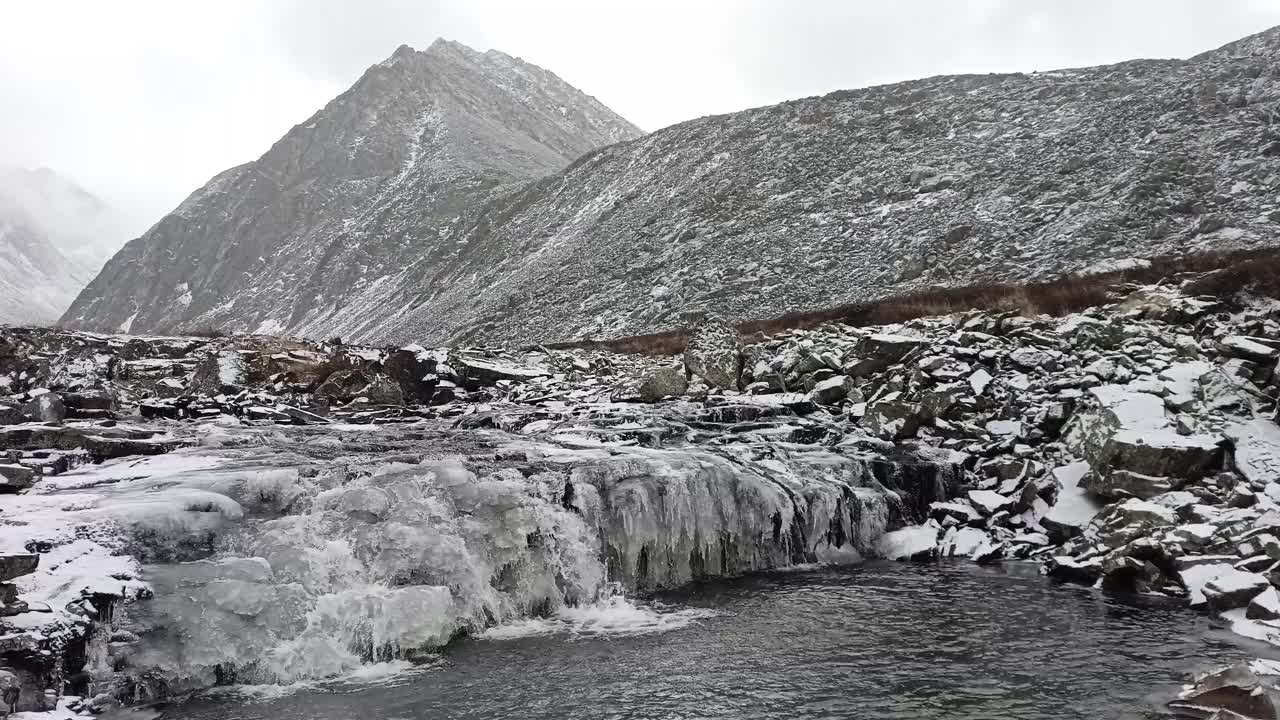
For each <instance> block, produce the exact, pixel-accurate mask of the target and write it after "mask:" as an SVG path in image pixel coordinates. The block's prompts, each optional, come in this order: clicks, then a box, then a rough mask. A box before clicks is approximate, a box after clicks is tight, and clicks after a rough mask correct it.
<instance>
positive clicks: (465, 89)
mask: <svg viewBox="0 0 1280 720" xmlns="http://www.w3.org/2000/svg"><path fill="white" fill-rule="evenodd" d="M640 134H641V133H640V131H639V130H638V129H636V127H635V126H634V125H632V124H631V123H628V122H627V121H626V120H624V119H622V118H621V117H619V116H618V115H617V114H615V113H614V112H613V111H611V110H609V109H608V108H607V107H605V106H604V105H602V104H601V103H600V102H599V101H597V100H595V99H594V98H592V97H591V96H589V95H586V94H585V93H583V92H581V91H580V90H578V89H577V88H574V87H573V86H571V85H569V84H568V83H566V82H564V81H563V80H561V79H560V78H559V77H557V76H556V75H555V74H554V73H551V72H548V71H546V70H543V69H542V68H539V67H537V66H535V65H532V64H529V63H525V62H523V61H520V60H516V59H514V58H511V57H510V56H507V55H505V54H502V53H498V52H488V53H480V52H477V51H475V50H473V49H471V48H468V47H467V46H465V45H463V44H461V43H457V42H454V41H450V40H446V39H443V38H442V39H438V40H436V41H435V42H433V43H432V44H431V45H430V46H429V47H428V48H427V50H425V51H421V52H419V51H416V50H414V49H413V48H411V47H409V46H408V45H402V46H400V47H399V48H397V49H396V50H395V52H393V53H392V54H391V56H390V57H388V58H387V60H384V61H382V62H380V63H378V64H376V65H374V66H372V67H370V68H369V69H368V70H367V71H366V72H365V73H364V74H363V75H362V76H361V77H360V79H359V80H357V81H356V83H355V84H354V85H352V87H351V88H350V89H348V90H347V91H346V92H344V93H342V94H341V95H339V96H338V97H336V98H334V99H333V100H332V101H331V102H330V103H329V104H328V105H326V106H325V107H324V108H323V109H321V110H320V111H319V112H317V113H316V114H314V115H312V116H311V117H310V118H308V119H307V120H305V121H303V122H302V123H300V124H298V125H297V126H295V127H294V128H293V129H292V130H290V131H289V133H287V134H286V135H285V136H284V137H282V138H281V139H280V140H279V141H277V142H276V143H275V144H274V145H273V146H272V147H271V148H270V149H269V150H268V151H267V152H266V154H264V155H263V156H262V157H261V158H259V159H258V160H256V161H254V162H251V163H248V164H246V165H242V166H240V167H236V168H232V169H230V170H227V171H225V172H223V173H221V174H219V175H218V176H216V177H215V178H214V179H213V180H211V181H210V182H209V183H207V184H206V185H205V186H204V187H203V188H201V189H200V190H198V191H196V192H195V193H193V194H192V195H191V196H190V197H188V198H187V199H186V200H185V201H184V202H183V203H182V204H181V205H180V206H179V207H178V209H177V210H175V211H174V212H173V213H172V214H170V215H169V216H167V217H165V218H164V219H162V220H161V221H160V222H159V223H157V225H156V226H155V227H154V228H152V230H150V231H149V232H148V233H147V234H146V235H144V236H142V237H141V238H139V239H138V240H136V241H134V242H132V243H130V244H129V246H128V247H127V248H126V249H125V250H124V251H122V252H121V253H120V254H119V255H118V256H117V257H116V258H114V259H113V260H112V262H110V263H109V264H108V265H107V267H106V268H104V269H103V271H102V273H101V274H100V275H99V276H98V278H96V279H95V280H94V281H93V282H92V283H91V284H90V285H89V287H88V288H86V289H85V291H84V292H83V293H81V296H80V297H79V298H77V300H76V302H75V303H74V304H73V306H72V307H71V309H70V310H68V311H67V313H66V315H65V317H64V320H65V322H66V323H67V324H68V325H70V326H74V327H92V328H102V329H106V330H116V329H118V328H120V327H128V328H130V329H131V330H132V331H134V332H144V331H159V330H165V331H170V330H173V331H180V330H183V329H190V328H193V327H200V326H216V327H222V328H224V329H227V330H245V331H253V332H264V333H281V332H292V333H296V334H301V333H303V332H305V331H306V330H307V328H309V327H313V326H317V324H323V323H325V322H327V318H328V317H330V316H331V315H333V314H334V313H337V312H342V311H345V310H346V306H347V304H348V302H347V299H348V297H349V296H350V295H351V294H353V293H357V292H360V291H361V290H363V289H365V288H367V287H368V286H370V285H373V284H376V283H380V282H383V281H384V280H386V279H387V277H388V276H389V275H391V274H393V273H396V272H399V271H401V270H402V269H403V268H404V267H406V266H408V265H409V264H411V263H412V262H414V261H417V260H421V259H422V258H430V257H440V258H448V257H451V256H452V255H454V254H456V253H457V252H459V249H458V247H457V246H456V245H455V240H456V235H457V233H458V232H460V231H461V230H462V229H463V228H464V227H465V226H466V223H467V218H469V217H470V216H471V215H472V214H473V213H474V212H476V211H477V210H478V208H479V207H480V206H482V205H483V204H485V203H487V202H489V201H490V200H492V199H493V198H495V197H496V196H498V195H501V194H504V193H507V192H510V191H511V190H514V189H515V188H517V187H519V186H521V185H524V184H526V183H528V182H530V181H533V180H536V179H538V178H542V177H545V176H547V175H551V174H553V173H555V172H558V171H560V170H562V169H563V168H565V167H566V166H568V165H569V164H570V163H571V162H573V161H574V160H575V159H577V158H578V157H580V156H581V155H583V154H584V153H586V152H588V151H591V150H593V149H595V148H598V147H600V146H602V145H607V144H610V143H613V142H617V141H619V140H627V139H631V138H635V137H638V136H639V135H640Z"/></svg>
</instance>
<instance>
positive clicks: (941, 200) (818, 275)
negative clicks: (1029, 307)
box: [66, 29, 1280, 343]
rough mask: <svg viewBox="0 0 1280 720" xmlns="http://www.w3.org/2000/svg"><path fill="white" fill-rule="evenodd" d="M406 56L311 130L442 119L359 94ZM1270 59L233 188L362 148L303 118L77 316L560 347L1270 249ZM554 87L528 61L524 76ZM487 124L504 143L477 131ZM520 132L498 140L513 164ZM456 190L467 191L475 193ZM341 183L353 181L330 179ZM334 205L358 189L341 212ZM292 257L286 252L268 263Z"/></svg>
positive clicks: (378, 128) (934, 84)
mask: <svg viewBox="0 0 1280 720" xmlns="http://www.w3.org/2000/svg"><path fill="white" fill-rule="evenodd" d="M434 48H435V46H433V49H434ZM447 48H448V50H449V55H450V56H458V55H460V56H465V57H468V58H471V57H474V54H469V53H467V52H465V51H463V50H462V49H457V48H455V46H452V45H450V46H447ZM431 52H432V51H428V55H431ZM411 57H412V58H417V57H418V56H416V55H414V56H411ZM411 57H410V56H406V55H404V54H403V53H399V52H398V53H397V55H396V56H393V58H392V61H390V63H391V68H390V69H387V68H374V69H372V70H370V72H369V73H368V74H366V76H365V78H364V79H362V80H361V81H360V83H357V85H356V87H355V88H353V89H352V91H350V92H349V93H347V95H344V96H343V97H341V98H339V99H338V100H335V101H334V103H333V104H332V105H331V106H330V108H326V110H325V111H322V112H321V113H320V115H318V116H317V118H315V119H313V122H319V121H320V120H323V119H324V118H325V117H326V116H327V115H328V114H330V110H331V108H332V109H334V112H333V113H332V114H343V113H354V114H357V115H359V116H360V117H362V118H365V119H367V124H366V125H363V126H362V128H363V129H362V130H361V131H360V132H362V133H365V134H366V135H374V134H376V135H377V136H378V137H382V138H385V136H386V135H387V134H390V135H392V136H393V137H400V138H403V137H404V136H405V135H414V133H413V132H408V133H406V132H405V131H404V129H403V128H405V127H416V126H414V125H413V124H412V122H413V118H415V117H419V118H420V117H426V116H422V115H415V114H414V112H413V111H406V112H402V113H399V114H395V115H392V116H391V117H387V116H386V115H387V113H386V112H385V111H384V110H383V109H382V108H383V107H384V106H385V104H386V103H383V104H381V105H380V104H378V103H377V102H375V100H377V98H378V97H380V96H378V95H376V94H371V93H368V92H365V91H364V90H362V87H363V86H364V85H366V84H368V83H369V82H371V77H372V79H373V80H378V79H379V78H382V77H384V76H387V75H393V74H395V73H394V72H392V71H394V70H395V69H396V68H398V67H401V64H402V63H403V64H406V65H407V64H408V63H407V61H408V60H409V59H411ZM484 57H486V58H488V57H490V55H489V54H486V55H485V56H484ZM494 57H495V58H505V56H497V55H495V56H494ZM418 62H426V60H419V61H418ZM503 66H504V67H507V66H509V63H508V62H507V61H506V60H505V59H504V60H503ZM523 67H527V66H523ZM1277 68H1280V29H1273V30H1269V31H1266V32H1263V33H1260V34H1258V35H1255V36H1252V37H1249V38H1245V39H1243V40H1240V41H1237V42H1234V43H1231V44H1229V45H1227V46H1225V47H1223V48H1220V49H1218V50H1215V51H1212V52H1207V53H1204V54H1202V55H1198V56H1196V57H1193V58H1190V59H1187V60H1135V61H1131V62H1125V63H1120V64H1117V65H1109V66H1102V67H1093V68H1083V69H1074V70H1061V71H1056V72H1044V73H1032V74H1022V73H1015V74H998V75H995V74H993V75H962V76H943V77H934V78H928V79H924V80H917V81H912V82H905V83H898V84H894V85H885V86H879V87H872V88H866V89H861V90H850V91H841V92H835V93H831V94H829V95H826V96H822V97H813V98H805V99H802V100H795V101H791V102H786V103H781V104H779V105H774V106H769V107H763V108H757V109H752V110H746V111H742V112H738V113H732V114H728V115H721V116H714V117H706V118H701V119H698V120H694V121H690V122H686V123H683V124H680V125H676V126H673V127H670V128H666V129H664V130H661V131H658V132H655V133H652V134H650V135H646V136H644V137H635V133H634V132H626V131H620V130H624V129H625V128H629V127H630V126H625V125H619V124H618V123H617V122H614V123H608V122H604V120H603V119H605V118H610V117H612V116H611V115H606V114H605V113H607V111H603V110H599V111H598V114H596V115H593V116H591V117H597V118H601V119H602V120H601V122H598V123H596V124H594V125H592V124H591V123H580V124H581V125H584V126H588V127H596V128H601V129H600V130H597V131H596V132H594V134H592V135H591V142H582V143H579V144H578V145H576V146H575V147H576V148H581V149H582V150H583V151H586V150H588V149H590V147H596V146H600V145H605V144H606V143H608V142H610V141H612V140H619V141H621V142H617V143H615V144H612V145H608V146H607V147H599V148H598V149H595V150H592V151H590V152H588V153H587V154H586V155H584V156H582V157H580V158H578V159H577V160H576V161H574V162H573V163H572V164H571V165H568V167H564V168H563V169H562V170H560V171H559V172H558V173H556V174H548V175H547V176H545V177H540V178H536V179H533V178H531V177H530V176H531V175H532V174H533V173H527V174H526V175H525V176H524V177H518V173H515V172H511V173H507V174H506V175H504V178H505V179H506V181H503V180H499V181H495V182H492V183H488V184H485V183H484V182H483V181H481V180H476V179H475V178H476V175H475V174H473V173H472V168H471V166H470V165H468V166H467V170H465V171H464V170H456V172H458V173H459V177H461V178H464V179H463V180H460V181H455V182H453V183H451V184H449V185H448V186H447V187H443V186H441V185H432V184H431V183H432V180H431V179H433V178H436V177H438V176H439V175H440V174H441V173H443V172H445V171H444V170H441V169H439V168H442V167H447V168H449V169H450V171H454V170H455V169H456V168H457V167H458V166H459V165H461V164H463V163H462V162H461V160H460V159H459V158H458V152H457V151H456V150H453V151H446V152H444V154H445V155H447V160H444V159H442V158H441V152H439V151H438V148H441V147H448V148H456V147H458V144H457V143H452V144H449V143H448V140H449V136H450V134H451V129H452V127H453V125H451V121H450V120H448V119H444V120H440V121H438V120H436V119H434V118H435V117H436V116H435V115H432V116H430V117H431V118H432V119H430V120H428V121H424V122H423V127H424V128H428V129H431V130H432V131H433V132H435V131H437V130H439V133H438V134H442V135H444V136H446V137H445V139H444V140H442V141H439V142H438V141H437V140H436V138H435V137H434V136H433V137H432V138H431V139H430V140H428V141H425V142H423V141H419V142H417V143H416V144H414V143H409V145H411V146H412V147H414V148H418V151H421V152H423V157H424V158H427V159H428V160H427V162H426V164H427V165H428V166H429V167H430V168H431V170H430V171H424V170H423V169H421V168H415V167H413V163H407V162H406V161H405V158H406V157H413V158H417V157H418V151H415V152H413V153H410V152H408V150H401V152H400V153H399V154H397V153H395V152H391V151H388V154H389V155H390V156H393V157H390V158H389V159H388V160H387V162H385V163H383V164H381V165H378V166H377V167H376V168H375V169H376V171H377V172H381V173H383V175H381V176H379V177H381V178H382V179H381V180H370V179H369V178H370V177H371V174H372V173H373V171H372V170H371V171H369V173H370V174H366V175H362V176H361V177H363V178H365V179H366V182H367V183H368V185H370V186H374V187H376V191H374V190H369V191H367V192H364V193H362V192H361V191H359V190H358V189H357V188H358V187H364V186H363V185H359V183H354V184H353V185H342V183H353V181H350V180H346V179H344V178H345V177H346V176H345V175H344V174H343V173H342V172H341V170H342V166H343V163H342V162H335V163H332V165H333V167H330V166H329V165H330V163H325V167H323V168H318V169H317V170H320V169H322V170H323V171H324V174H323V175H318V174H317V173H315V172H308V173H305V176H306V177H307V178H308V183H307V185H306V186H305V188H303V191H302V192H299V193H297V194H296V195H291V194H289V193H288V191H285V190H281V187H280V185H278V184H277V183H278V181H277V180H276V179H275V176H271V178H270V179H258V180H255V181H254V182H256V183H258V184H257V185H250V186H242V185H243V181H242V178H243V177H245V175H246V174H248V173H250V172H255V173H258V174H256V175H255V176H254V177H262V170H261V166H262V165H263V164H264V163H265V161H267V159H268V158H272V157H273V153H276V152H277V151H278V150H280V149H281V146H285V148H287V149H289V150H290V152H291V153H295V154H296V151H295V149H294V146H295V145H296V144H298V143H301V142H303V140H302V137H306V138H312V140H313V141H314V142H313V144H309V145H306V148H307V150H308V151H310V152H312V153H316V154H322V155H326V156H327V155H332V154H338V155H342V154H343V153H344V152H345V151H344V147H346V145H344V142H345V143H348V144H349V142H350V141H349V140H347V139H346V136H344V135H342V133H335V132H326V133H323V137H321V136H312V135H306V134H305V133H303V134H302V137H299V133H300V131H299V130H298V129H295V130H294V131H293V132H291V133H290V134H289V135H288V136H286V137H285V139H284V140H282V141H281V143H279V144H278V145H277V147H276V148H273V150H272V152H271V153H268V155H267V156H265V157H264V159H263V160H260V161H259V162H258V163H257V164H255V165H253V166H246V167H245V168H241V169H237V170H233V171H229V173H230V174H231V176H230V177H224V180H223V181H222V182H215V183H213V184H212V188H206V189H205V190H203V191H201V192H200V193H197V195H196V196H194V197H193V199H192V200H189V201H188V203H186V204H184V206H183V208H180V209H179V212H178V213H175V215H174V216H170V218H166V220H164V221H162V222H161V224H160V226H158V229H159V232H158V233H157V231H153V232H152V233H150V234H149V235H148V236H144V237H143V238H142V239H140V240H138V241H135V242H134V243H131V244H130V245H129V246H128V247H127V248H126V249H125V251H124V252H122V253H121V255H120V256H118V257H117V258H115V259H114V260H113V261H112V262H111V263H110V264H108V266H107V268H106V269H105V270H104V271H103V274H102V275H101V276H100V277H99V278H98V279H97V280H95V281H94V283H92V284H91V285H90V287H89V288H88V289H86V291H85V293H83V294H82V295H81V297H80V298H79V299H78V300H77V302H76V304H75V306H74V307H73V308H72V310H71V311H69V312H68V314H67V316H66V319H67V320H68V321H69V322H70V324H72V325H74V326H78V327H87V328H98V329H112V328H115V327H119V326H120V325H121V323H123V321H124V320H126V319H127V318H128V317H130V316H131V313H134V312H135V311H136V312H138V316H137V318H136V322H135V324H134V325H133V327H135V328H145V329H148V330H159V329H182V328H188V329H189V328H192V327H195V326H198V325H200V324H204V323H208V324H216V325H219V326H221V327H225V328H227V329H239V330H259V331H283V332H288V333H292V334H301V335H308V336H312V337H322V336H328V335H331V334H340V335H342V336H343V337H345V338H348V339H355V340H362V341H369V342H395V343H401V342H409V341H417V342H424V343H441V342H455V343H456V342H479V341H493V342H508V343H511V342H528V341H550V340H565V339H572V338H577V337H583V336H597V337H600V336H610V335H620V334H629V333H636V332H642V331H647V330H657V329H663V328H665V327H669V326H671V325H673V324H674V323H675V322H676V318H677V316H678V314H679V313H680V312H681V311H683V310H686V309H714V310H717V311H718V312H721V313H724V314H727V315H729V316H732V317H737V318H745V317H762V316H764V317H767V316H773V315H777V314H781V313H783V312H787V311H791V310H799V309H810V308H819V307H828V306H832V305H839V304H843V303H851V302H859V301H866V300H872V299H876V298H879V297H883V296H886V295H889V294H894V293H899V292H903V291H909V290H916V289H923V288H930V287H935V286H954V285H965V284H971V283H980V282H987V281H1015V280H1030V279H1035V278H1043V277H1047V276H1053V275H1058V274H1062V273H1067V272H1074V271H1087V270H1089V269H1091V268H1095V267H1099V266H1106V265H1107V264H1111V263H1115V262H1116V261H1126V260H1128V259H1130V258H1134V257H1145V256H1154V255H1159V254H1169V253H1180V252H1188V251H1196V250H1205V249H1230V248H1237V247H1250V246H1258V245H1266V244H1271V243H1274V242H1275V240H1274V238H1275V237H1276V231H1277V220H1280V202H1278V201H1277V190H1278V189H1280V123H1277V120H1278V119H1280V106H1278V103H1280V69H1277ZM539 72H540V71H539ZM428 74H429V73H428ZM552 77H553V76H549V74H546V75H537V76H536V77H534V76H533V71H530V76H529V78H530V79H529V83H528V85H527V87H529V88H531V89H532V88H538V87H541V83H542V82H551V83H554V80H551V79H550V78H552ZM493 84H496V83H490V84H487V85H486V88H488V87H490V86H491V85H493ZM531 92H532V90H531ZM428 97H434V95H427V96H426V97H424V98H423V100H421V101H419V102H422V103H426V102H428V100H427V98H428ZM450 97H452V96H450ZM440 104H441V105H444V106H446V107H450V108H451V107H452V106H453V105H452V100H450V101H448V102H445V101H443V100H442V101H441V102H440ZM353 105H355V106H356V109H353V108H352V106H353ZM335 106H336V107H335ZM397 107H402V106H401V105H397ZM414 107H419V105H415V106H414ZM433 107H434V106H433ZM567 107H576V105H569V106H567ZM593 107H598V106H593ZM338 110H341V112H338ZM569 114H570V115H573V116H575V117H576V116H577V113H576V111H572V112H570V113H569ZM440 117H442V118H444V117H445V116H444V115H441V116H440ZM468 117H469V120H470V121H471V122H474V123H475V124H476V125H478V126H482V127H484V128H485V129H491V128H495V127H497V128H502V129H503V130H505V129H506V128H507V123H508V122H510V119H509V118H510V114H504V113H501V112H496V110H495V108H493V107H492V106H490V105H485V106H483V107H475V108H474V114H472V115H469V116H468ZM522 117H523V115H522ZM605 128H607V129H610V130H612V131H613V132H612V133H609V132H604V131H603V129H605ZM568 133H569V131H568V130H567V129H566V134H568ZM495 137H496V138H499V139H504V138H509V137H510V136H509V134H508V133H506V132H498V131H496V130H495V131H494V132H490V133H479V132H478V133H477V137H476V140H477V142H483V143H493V142H494V141H495ZM383 142H388V144H391V145H394V144H393V143H389V141H385V140H384V141H383ZM514 146H515V143H510V144H499V145H498V146H497V147H498V148H500V149H501V151H502V153H501V154H500V153H499V152H498V151H496V150H493V149H489V150H488V151H487V152H485V153H484V155H485V157H488V158H492V159H493V160H492V161H493V162H499V161H501V162H502V163H503V165H504V166H506V165H508V164H509V163H507V161H506V157H507V155H506V153H507V152H509V151H511V150H512V149H513V148H514ZM395 147H397V148H400V147H401V146H395ZM484 147H485V148H487V149H488V148H490V146H489V145H484ZM423 148H426V150H422V149H423ZM566 150H567V148H566ZM570 155H571V153H569V152H567V151H566V152H563V153H561V154H560V157H561V158H563V159H564V160H565V161H567V160H568V159H569V157H570ZM291 156H292V155H291ZM419 164H420V165H421V164H422V163H421V162H420V163H419ZM540 167H546V165H544V166H540ZM246 168H254V170H252V171H251V170H249V169H246ZM398 169H404V170H405V174H404V176H403V177H401V176H400V175H399V174H398V172H399V171H398ZM549 172H550V171H549ZM387 175H392V178H391V179H390V180H387V179H386V176H387ZM424 176H425V177H424ZM465 183H474V184H471V185H466V186H465V188H463V189H459V188H460V186H462V185H464V184H465ZM335 184H336V185H340V186H341V187H342V188H343V191H342V192H341V193H332V192H329V190H328V188H332V187H334V186H335ZM264 187H265V189H264ZM433 188H434V189H433ZM282 194H285V195H288V196H289V197H295V198H296V199H295V200H293V201H292V202H286V201H284V200H283V199H281V196H282ZM268 197H269V198H271V202H270V203H269V204H264V202H263V199H264V198H268ZM341 203H349V204H351V205H350V206H349V207H348V206H344V207H343V208H340V209H335V208H334V207H333V204H341ZM357 211H358V212H357ZM282 214H287V215H288V216H289V217H291V218H302V219H301V220H297V223H296V224H300V225H303V226H305V227H307V228H309V230H308V231H307V233H305V234H303V235H301V237H303V238H305V239H306V241H307V242H305V243H302V244H301V245H291V244H290V243H282V242H278V241H277V234H273V233H274V231H275V230H276V229H277V228H278V227H279V225H280V223H279V222H278V219H277V216H278V215H282ZM264 216H270V217H269V219H264ZM334 218H344V220H342V221H338V220H334ZM205 228H216V230H209V231H207V232H206V231H205V230H204V229H205ZM268 229H269V230H272V232H264V230H268ZM243 245H251V246H252V247H251V248H249V249H247V250H246V248H244V247H241V246H243ZM282 248H283V249H285V252H286V255H287V256H286V257H280V256H279V255H277V254H273V253H275V252H276V250H277V249H282ZM316 255H319V256H321V259H320V260H316V259H315V258H314V257H313V256H316ZM230 257H239V258H242V259H243V260H242V261H241V262H239V263H231V262H229V258H230ZM337 258H341V262H338V261H337ZM261 266H271V267H277V268H279V269H278V270H277V271H275V272H274V273H268V274H264V273H263V272H262V271H261V270H259V269H258V268H259V267H261ZM272 280H274V281H275V284H272V282H271V281H272ZM282 280H283V281H284V282H283V283H281V282H280V281H282ZM184 283H185V284H184ZM187 288H190V292H191V293H192V296H197V297H199V298H201V299H198V300H192V299H190V297H191V296H188V295H184V294H182V293H185V292H187V290H186V289H187ZM197 290H198V291H199V292H197ZM184 302H185V303H186V304H185V305H183V304H182V303H184ZM138 308H140V309H138ZM127 326H128V325H127V324H126V327H127Z"/></svg>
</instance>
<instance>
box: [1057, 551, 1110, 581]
mask: <svg viewBox="0 0 1280 720" xmlns="http://www.w3.org/2000/svg"><path fill="white" fill-rule="evenodd" d="M1102 562H1103V561H1102V558H1100V557H1095V558H1091V559H1089V560H1077V559H1075V558H1073V557H1071V556H1070V555H1054V556H1053V557H1051V558H1049V559H1048V560H1047V561H1046V562H1045V574H1047V575H1048V576H1049V577H1051V578H1056V579H1058V580H1062V581H1065V582H1072V583H1079V584H1081V585H1093V584H1094V583H1096V582H1097V581H1098V579H1099V578H1101V577H1102Z"/></svg>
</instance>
